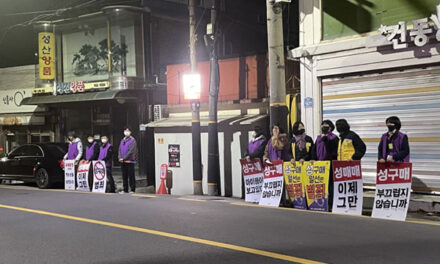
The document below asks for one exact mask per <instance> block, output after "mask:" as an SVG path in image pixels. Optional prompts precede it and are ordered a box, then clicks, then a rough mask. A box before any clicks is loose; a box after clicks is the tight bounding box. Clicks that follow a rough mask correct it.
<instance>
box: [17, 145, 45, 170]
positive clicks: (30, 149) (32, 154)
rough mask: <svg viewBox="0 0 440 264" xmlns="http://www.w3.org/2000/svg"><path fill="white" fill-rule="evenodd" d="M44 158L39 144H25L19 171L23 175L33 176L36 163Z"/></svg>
mask: <svg viewBox="0 0 440 264" xmlns="http://www.w3.org/2000/svg"><path fill="white" fill-rule="evenodd" d="M42 158H43V151H42V150H41V148H40V147H39V146H37V145H25V146H23V151H22V156H21V157H20V161H19V163H20V169H19V173H20V174H21V175H22V176H23V177H29V178H30V177H33V176H34V173H33V172H34V171H33V170H34V168H35V165H36V164H37V163H38V162H39V161H40V160H41V159H42Z"/></svg>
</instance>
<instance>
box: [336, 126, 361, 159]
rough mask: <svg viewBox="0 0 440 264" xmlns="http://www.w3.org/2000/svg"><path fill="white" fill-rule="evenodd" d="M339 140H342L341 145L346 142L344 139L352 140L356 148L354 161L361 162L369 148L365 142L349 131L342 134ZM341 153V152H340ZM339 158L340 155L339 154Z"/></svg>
mask: <svg viewBox="0 0 440 264" xmlns="http://www.w3.org/2000/svg"><path fill="white" fill-rule="evenodd" d="M339 138H340V140H341V144H342V143H343V142H344V139H351V140H352V142H353V147H354V154H353V156H352V158H351V159H352V160H361V159H362V157H363V156H364V155H365V152H366V151H367V146H366V145H365V143H364V141H362V139H361V138H360V137H359V135H358V134H356V133H355V132H353V131H351V130H349V131H348V132H346V133H343V134H340V135H339ZM338 151H339V150H338ZM338 156H339V153H338Z"/></svg>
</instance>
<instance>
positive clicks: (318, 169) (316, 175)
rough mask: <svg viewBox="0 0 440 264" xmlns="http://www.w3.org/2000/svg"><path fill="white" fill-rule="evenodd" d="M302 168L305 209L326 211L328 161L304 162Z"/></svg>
mask: <svg viewBox="0 0 440 264" xmlns="http://www.w3.org/2000/svg"><path fill="white" fill-rule="evenodd" d="M303 166H304V170H305V176H304V177H303V181H304V182H303V185H304V187H305V190H306V197H307V207H308V208H309V209H310V210H313V211H328V183H329V174H330V161H315V162H313V164H312V163H310V162H304V165H303ZM303 173H304V172H303Z"/></svg>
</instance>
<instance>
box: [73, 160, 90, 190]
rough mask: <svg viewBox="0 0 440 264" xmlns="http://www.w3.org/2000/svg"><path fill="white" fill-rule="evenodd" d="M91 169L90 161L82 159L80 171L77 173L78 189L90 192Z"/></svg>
mask: <svg viewBox="0 0 440 264" xmlns="http://www.w3.org/2000/svg"><path fill="white" fill-rule="evenodd" d="M89 169H90V161H86V160H82V161H80V163H79V166H78V171H77V173H76V182H77V183H78V186H77V187H76V190H77V191H84V192H89V191H90V188H89Z"/></svg>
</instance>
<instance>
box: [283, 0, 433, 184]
mask: <svg viewBox="0 0 440 264" xmlns="http://www.w3.org/2000/svg"><path fill="white" fill-rule="evenodd" d="M369 2H371V3H370V4H369V5H362V4H361V3H358V2H357V1H351V0H348V1H340V2H338V3H333V4H331V5H330V4H329V3H328V2H327V1H320V0H313V1H309V0H300V1H299V9H300V12H299V20H300V32H301V33H300V47H299V48H296V49H293V50H291V51H290V52H289V57H290V59H292V60H297V61H299V62H300V65H301V108H302V115H301V117H302V120H303V121H304V122H305V126H306V130H307V133H308V134H309V135H314V136H315V137H316V136H317V135H318V134H319V133H320V123H321V121H322V120H324V119H330V120H332V121H333V122H335V121H336V120H337V119H340V118H345V119H347V121H348V122H349V124H350V125H351V128H352V130H354V131H356V132H357V133H358V134H359V135H360V136H361V138H362V139H363V140H364V142H365V143H366V145H367V153H366V156H365V157H364V158H363V159H362V169H363V173H364V182H365V183H366V184H369V185H374V183H375V172H376V162H377V159H378V158H377V156H378V154H377V153H378V144H379V139H380V136H381V135H382V134H383V133H384V132H385V131H386V126H385V119H386V118H387V117H389V116H393V115H396V116H398V117H399V118H400V119H401V121H402V129H401V131H402V132H404V133H406V134H408V137H409V141H410V149H411V162H412V163H413V176H414V179H413V189H414V190H417V191H424V192H438V191H440V174H439V173H438V168H437V165H436V164H437V163H438V161H439V159H440V138H439V136H438V135H439V134H438V132H437V131H438V130H439V129H440V116H439V115H438V111H439V109H438V108H439V105H440V104H439V103H440V78H439V75H438V73H439V71H440V63H439V62H440V49H439V47H440V33H439V28H440V23H439V20H438V19H439V17H440V6H439V5H438V4H439V3H438V1H433V0H424V1H418V4H414V3H413V2H412V1H411V2H408V1H401V0H393V1H376V0H372V1H369ZM419 2H420V3H419Z"/></svg>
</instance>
